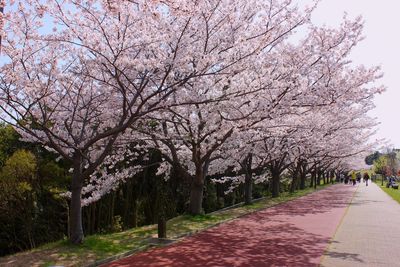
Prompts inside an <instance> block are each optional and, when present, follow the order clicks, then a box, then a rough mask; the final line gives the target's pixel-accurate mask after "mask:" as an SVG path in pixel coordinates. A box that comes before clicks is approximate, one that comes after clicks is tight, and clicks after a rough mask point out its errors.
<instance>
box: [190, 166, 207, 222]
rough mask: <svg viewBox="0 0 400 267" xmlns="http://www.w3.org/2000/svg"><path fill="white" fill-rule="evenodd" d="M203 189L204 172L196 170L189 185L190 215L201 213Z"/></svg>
mask: <svg viewBox="0 0 400 267" xmlns="http://www.w3.org/2000/svg"><path fill="white" fill-rule="evenodd" d="M198 169H199V168H198ZM203 190H204V172H203V170H196V175H195V176H194V177H193V180H192V184H191V187H190V204H189V212H190V214H192V215H199V214H202V213H203V205H202V204H203Z"/></svg>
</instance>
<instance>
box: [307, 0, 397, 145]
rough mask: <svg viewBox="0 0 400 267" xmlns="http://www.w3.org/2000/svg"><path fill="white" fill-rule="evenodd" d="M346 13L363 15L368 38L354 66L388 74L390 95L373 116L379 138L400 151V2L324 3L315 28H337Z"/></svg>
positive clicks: (380, 101) (347, 0)
mask: <svg viewBox="0 0 400 267" xmlns="http://www.w3.org/2000/svg"><path fill="white" fill-rule="evenodd" d="M344 12H347V13H348V14H349V17H350V18H354V17H356V16H358V15H362V17H363V19H364V21H365V25H364V36H366V39H365V40H364V41H363V42H362V43H360V44H359V45H358V46H357V47H356V48H355V49H354V52H353V53H352V55H351V59H352V60H353V61H354V63H360V64H365V65H366V66H374V65H380V66H382V70H383V72H384V73H385V76H384V77H383V79H381V83H382V84H384V85H385V86H386V87H387V91H386V92H385V93H384V94H382V95H380V96H378V97H377V98H376V99H375V105H376V109H375V110H374V111H373V112H371V115H372V116H374V117H377V118H378V121H379V122H381V124H380V125H379V130H378V133H377V138H386V139H387V140H388V141H389V142H390V143H391V144H392V145H394V147H396V148H400V120H399V114H400V89H399V88H398V86H399V85H400V28H399V27H400V13H399V12H400V1H399V0H379V1H378V0H322V1H321V3H320V4H319V6H318V8H317V10H315V11H314V14H313V16H312V21H313V22H314V23H315V24H318V25H323V24H326V25H327V26H336V25H339V24H340V21H341V19H342V17H343V14H344Z"/></svg>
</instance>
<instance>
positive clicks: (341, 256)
mask: <svg viewBox="0 0 400 267" xmlns="http://www.w3.org/2000/svg"><path fill="white" fill-rule="evenodd" d="M399 249H400V205H399V204H398V203H397V202H395V201H394V200H393V199H392V198H391V197H389V196H388V195H387V194H386V193H385V192H383V191H382V190H381V189H380V188H379V187H378V186H377V185H375V184H370V185H369V186H368V187H366V186H365V184H360V186H359V188H358V190H357V192H356V194H355V197H354V199H353V201H352V203H351V205H350V207H349V209H348V211H347V213H346V216H345V217H344V218H343V221H342V223H341V224H340V226H339V228H338V230H337V232H336V234H335V236H334V238H333V242H332V244H331V245H330V246H329V249H328V251H327V253H326V255H325V257H324V258H323V261H322V266H325V267H342V266H343V267H346V266H349V267H350V266H351V267H356V266H371V267H379V266H386V267H391V266H400V252H399Z"/></svg>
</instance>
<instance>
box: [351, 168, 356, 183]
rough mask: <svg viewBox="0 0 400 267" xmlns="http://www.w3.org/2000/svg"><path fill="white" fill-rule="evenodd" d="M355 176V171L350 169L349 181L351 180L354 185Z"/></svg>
mask: <svg viewBox="0 0 400 267" xmlns="http://www.w3.org/2000/svg"><path fill="white" fill-rule="evenodd" d="M356 178H357V175H356V172H355V171H352V172H351V181H352V183H353V185H356Z"/></svg>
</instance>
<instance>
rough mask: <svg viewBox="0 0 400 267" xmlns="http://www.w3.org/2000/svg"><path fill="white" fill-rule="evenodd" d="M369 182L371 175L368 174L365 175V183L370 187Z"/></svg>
mask: <svg viewBox="0 0 400 267" xmlns="http://www.w3.org/2000/svg"><path fill="white" fill-rule="evenodd" d="M368 180H369V174H368V172H366V173H364V181H365V182H366V184H367V186H368Z"/></svg>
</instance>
